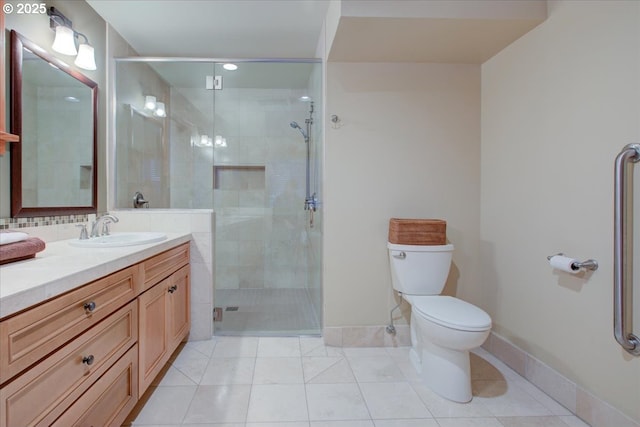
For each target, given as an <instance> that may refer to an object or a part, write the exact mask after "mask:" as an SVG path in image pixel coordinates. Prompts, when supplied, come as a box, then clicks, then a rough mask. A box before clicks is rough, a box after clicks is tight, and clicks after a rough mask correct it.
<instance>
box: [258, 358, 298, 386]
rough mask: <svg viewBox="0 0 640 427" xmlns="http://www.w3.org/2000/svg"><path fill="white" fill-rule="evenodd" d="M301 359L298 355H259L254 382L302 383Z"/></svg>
mask: <svg viewBox="0 0 640 427" xmlns="http://www.w3.org/2000/svg"><path fill="white" fill-rule="evenodd" d="M303 382H304V377H303V375H302V361H301V359H300V358H299V357H259V358H257V359H256V368H255V373H254V377H253V383H254V384H302V383H303Z"/></svg>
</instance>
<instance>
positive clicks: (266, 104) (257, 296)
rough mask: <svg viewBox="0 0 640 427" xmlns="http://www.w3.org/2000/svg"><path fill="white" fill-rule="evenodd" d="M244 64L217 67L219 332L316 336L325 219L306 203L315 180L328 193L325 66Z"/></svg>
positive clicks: (215, 154) (316, 186)
mask: <svg viewBox="0 0 640 427" xmlns="http://www.w3.org/2000/svg"><path fill="white" fill-rule="evenodd" d="M237 65H238V69H237V70H236V71H232V72H229V71H227V70H225V69H223V67H222V64H216V69H215V74H216V76H221V77H222V78H221V86H222V87H221V89H219V90H215V91H214V93H215V94H214V96H215V118H214V135H213V158H214V163H213V208H214V210H215V212H216V231H215V257H214V261H215V291H214V302H215V306H216V307H217V311H218V313H217V316H218V318H219V320H218V321H216V322H215V323H214V330H215V334H216V335H317V334H319V333H320V325H321V320H320V315H321V292H320V283H321V282H320V265H321V264H320V243H321V230H322V215H321V209H316V211H315V212H313V211H311V210H305V197H306V187H307V186H306V181H307V174H309V176H310V187H311V188H312V189H313V191H314V192H315V193H316V195H317V197H320V195H321V188H320V187H319V183H320V179H319V178H320V177H319V171H320V168H319V167H318V160H319V159H320V158H321V157H320V156H319V155H318V154H319V153H320V149H321V146H320V142H321V141H322V135H321V133H320V128H321V126H320V121H319V118H318V117H314V113H313V112H311V110H312V106H313V108H314V109H315V111H320V108H319V107H320V105H319V99H320V94H321V89H320V84H321V78H320V77H321V76H320V72H321V66H320V64H319V63H289V62H241V63H238V64H237ZM294 121H295V122H296V123H300V125H301V129H302V131H300V129H296V128H293V127H292V126H291V123H292V122H294ZM306 135H308V138H307V137H306ZM307 139H308V142H307ZM307 144H309V145H308V147H309V167H307Z"/></svg>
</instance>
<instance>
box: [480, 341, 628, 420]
mask: <svg viewBox="0 0 640 427" xmlns="http://www.w3.org/2000/svg"><path fill="white" fill-rule="evenodd" d="M482 347H483V348H484V349H485V350H487V351H488V352H489V353H491V354H493V355H494V356H495V357H496V358H498V359H500V360H501V361H502V362H504V363H505V364H506V365H507V366H509V367H510V368H511V369H513V370H514V371H516V372H517V373H518V374H520V375H521V376H523V377H524V378H525V379H526V380H527V381H529V382H530V383H531V384H533V385H535V386H536V387H538V388H539V389H540V390H542V391H543V392H545V393H546V394H547V395H548V396H550V397H551V398H553V399H555V400H556V401H557V402H558V403H560V404H561V405H563V406H564V407H565V408H567V409H568V410H569V411H571V412H573V413H574V414H576V416H578V417H579V418H581V419H582V420H584V421H585V422H586V423H588V424H589V425H591V426H592V427H612V426H616V427H640V423H638V422H636V421H634V420H632V419H631V418H629V417H628V416H627V415H625V414H623V413H622V412H620V411H619V410H618V409H616V408H614V407H613V406H611V405H610V404H609V403H607V402H605V401H604V400H602V399H600V398H598V397H596V396H594V395H593V394H591V393H590V392H588V391H587V390H585V389H583V388H582V387H580V386H579V385H577V384H576V383H574V382H573V381H571V380H569V379H568V378H566V377H565V376H563V375H562V374H560V373H559V372H558V371H556V370H554V369H553V368H551V367H549V366H547V365H545V364H544V363H542V362H541V361H540V360H538V359H536V358H535V357H533V356H531V355H530V354H529V353H527V352H526V351H524V350H522V349H521V348H519V347H517V346H515V345H514V344H512V343H510V342H509V341H508V340H506V339H505V338H503V337H501V336H500V335H498V334H496V333H494V332H491V334H490V335H489V338H487V340H486V341H485V343H484V344H483V345H482Z"/></svg>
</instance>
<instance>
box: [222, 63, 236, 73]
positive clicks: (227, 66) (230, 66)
mask: <svg viewBox="0 0 640 427" xmlns="http://www.w3.org/2000/svg"><path fill="white" fill-rule="evenodd" d="M222 68H224V69H225V70H227V71H235V70H237V69H238V66H237V65H236V64H223V65H222Z"/></svg>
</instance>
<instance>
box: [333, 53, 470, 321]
mask: <svg viewBox="0 0 640 427" xmlns="http://www.w3.org/2000/svg"><path fill="white" fill-rule="evenodd" d="M326 79H327V98H326V102H327V110H326V113H327V114H326V116H327V117H329V116H330V115H332V114H335V115H337V116H338V117H339V119H340V122H339V123H338V125H337V126H335V127H334V126H332V122H331V121H329V120H328V119H326V118H325V120H326V122H325V123H326V124H325V135H326V139H325V166H324V167H325V169H324V173H325V179H324V193H325V201H324V215H325V216H324V221H325V222H324V236H325V238H324V249H323V250H324V252H323V259H324V270H323V275H324V276H323V284H324V288H323V292H324V326H325V327H340V326H342V327H344V326H367V325H384V324H386V323H387V322H388V316H389V310H390V309H391V308H392V307H393V306H394V305H395V300H394V299H393V296H392V292H391V277H390V273H389V266H388V260H387V256H388V255H387V249H386V243H387V232H388V222H389V218H391V217H414V218H442V219H445V220H447V226H448V230H447V232H448V237H449V239H450V240H451V242H452V243H453V244H454V245H455V248H456V249H455V253H454V259H453V262H454V267H453V273H452V275H451V279H452V280H451V283H449V285H448V289H447V290H448V292H449V293H455V294H457V295H459V296H462V297H463V298H464V297H467V296H469V297H473V294H474V292H473V289H474V288H476V287H479V286H480V283H479V280H478V278H479V271H478V265H477V262H476V260H477V255H476V254H477V245H478V236H479V221H480V220H479V206H480V199H479V190H480V186H479V178H480V169H479V167H480V162H479V159H480V145H479V142H480V67H479V66H474V65H444V64H409V63H333V62H330V63H328V64H327V76H326ZM476 302H477V301H476Z"/></svg>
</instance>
